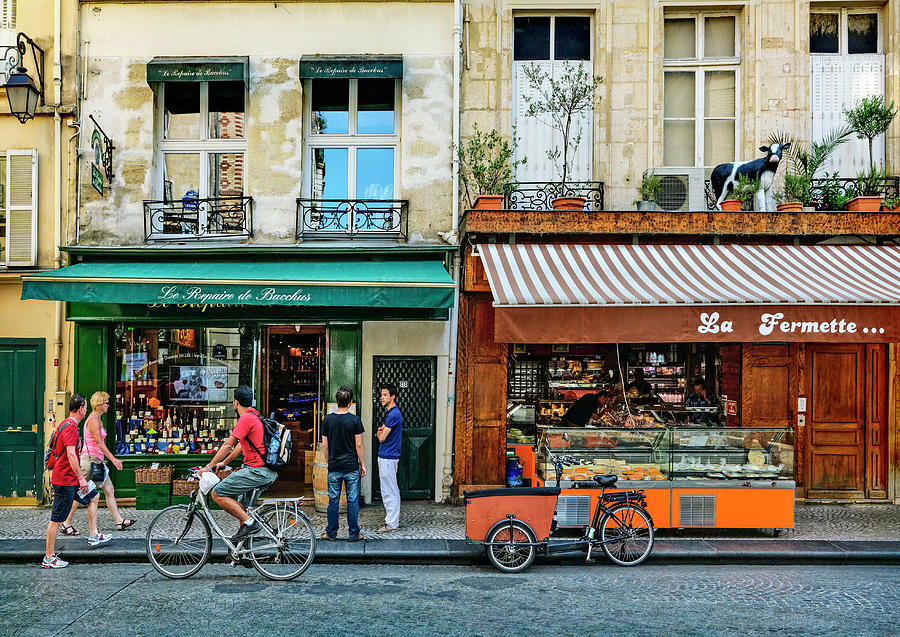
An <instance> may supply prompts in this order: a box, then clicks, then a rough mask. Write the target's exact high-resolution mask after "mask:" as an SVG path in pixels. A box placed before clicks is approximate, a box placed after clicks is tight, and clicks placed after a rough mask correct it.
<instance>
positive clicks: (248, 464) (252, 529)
mask: <svg viewBox="0 0 900 637" xmlns="http://www.w3.org/2000/svg"><path fill="white" fill-rule="evenodd" d="M252 404H253V391H252V390H251V389H250V388H249V387H247V386H246V385H241V386H240V387H238V388H237V389H235V390H234V410H235V411H236V412H237V414H238V421H237V424H236V425H235V426H234V430H232V432H231V436H229V437H228V440H226V441H225V442H223V443H222V446H221V447H219V450H218V451H217V452H216V455H215V456H213V459H212V461H211V462H210V463H209V464H208V465H207V466H205V467H202V468H201V469H200V473H201V474H203V473H205V472H207V471H212V470H213V469H219V468H223V467H226V466H228V463H229V462H231V461H232V460H234V459H235V458H236V457H237V456H238V454H241V453H242V454H243V456H244V465H243V466H242V467H241V468H240V469H239V470H238V471H233V472H232V473H231V474H230V475H229V476H228V477H227V478H225V479H224V480H222V481H221V482H219V483H218V484H217V485H216V486H215V487H213V490H212V491H211V493H212V498H213V501H214V502H215V503H216V504H218V505H219V506H220V507H222V509H223V510H225V511H227V512H228V513H230V514H231V515H233V516H234V517H236V518H237V519H238V521H239V522H240V523H241V526H240V528H239V529H238V532H237V533H235V534H234V535H233V536H232V538H231V541H232V542H234V543H235V544H237V543H238V542H240V541H241V540H243V539H244V538H246V537H250V536H252V535H254V534H256V533H259V532H260V531H261V530H262V528H261V527H260V525H259V522H257V521H256V520H254V519H253V518H251V517H250V516H249V515H248V514H247V511H246V509H245V508H244V507H243V506H242V505H241V504H240V503H239V502H238V501H237V498H240V497H241V496H243V495H246V494H247V493H249V492H250V491H252V490H253V489H256V488H265V487H268V486H269V485H270V484H272V483H273V482H275V478H277V477H278V474H277V473H275V471H273V470H272V469H270V468H269V467H267V466H266V464H265V462H264V461H263V459H262V456H260V454H259V450H260V449H264V448H265V446H264V444H265V443H264V439H263V423H262V420H261V419H260V416H259V412H258V411H256V409H254V408H253V407H251V405H252ZM238 441H240V443H241V444H240V446H238V444H237V443H238Z"/></svg>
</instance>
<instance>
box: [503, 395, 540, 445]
mask: <svg viewBox="0 0 900 637" xmlns="http://www.w3.org/2000/svg"><path fill="white" fill-rule="evenodd" d="M536 425H537V407H536V406H535V405H534V404H533V403H523V402H509V403H507V405H506V443H507V444H516V445H521V444H531V445H534V444H536V442H537V439H536V437H535V436H536V433H537V430H536Z"/></svg>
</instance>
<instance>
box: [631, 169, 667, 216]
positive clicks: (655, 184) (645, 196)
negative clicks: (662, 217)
mask: <svg viewBox="0 0 900 637" xmlns="http://www.w3.org/2000/svg"><path fill="white" fill-rule="evenodd" d="M661 190H662V184H661V183H660V179H659V175H657V174H655V173H654V172H653V171H652V170H649V171H647V172H646V173H644V176H643V177H642V178H641V183H640V185H639V186H638V189H637V192H638V196H639V197H640V200H639V201H635V202H634V203H635V206H637V209H638V210H657V209H658V208H659V206H658V202H659V193H660V191H661Z"/></svg>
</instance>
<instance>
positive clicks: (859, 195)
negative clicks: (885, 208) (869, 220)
mask: <svg viewBox="0 0 900 637" xmlns="http://www.w3.org/2000/svg"><path fill="white" fill-rule="evenodd" d="M886 177H887V175H885V174H884V173H883V172H882V171H880V170H878V169H877V168H874V167H870V168H869V170H867V171H863V172H861V173H859V174H858V175H857V176H856V196H855V197H853V198H852V199H850V200H849V201H847V210H850V211H851V212H878V211H879V210H881V192H882V190H883V189H884V180H885V178H886Z"/></svg>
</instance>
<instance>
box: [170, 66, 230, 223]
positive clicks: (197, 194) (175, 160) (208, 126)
mask: <svg viewBox="0 0 900 637" xmlns="http://www.w3.org/2000/svg"><path fill="white" fill-rule="evenodd" d="M157 90H158V94H157V100H158V101H157V103H158V112H157V117H158V119H157V130H158V131H159V142H158V146H157V148H158V161H157V164H156V174H157V175H158V178H157V180H156V183H155V184H154V196H155V197H156V198H157V199H160V200H162V201H164V202H165V203H166V204H176V203H183V204H184V206H185V209H187V208H188V206H195V205H196V204H193V203H185V202H192V200H195V199H201V200H203V199H216V200H222V199H224V200H228V201H235V202H236V201H238V199H239V198H240V197H243V195H244V186H245V157H246V153H247V137H246V131H245V110H246V109H245V103H246V86H245V84H244V82H241V81H223V82H162V83H160V84H159V86H158V89H157ZM216 203H221V202H216ZM212 207H213V208H215V207H216V206H215V205H213V206H212ZM195 209H196V210H198V212H201V216H202V211H203V210H205V209H206V207H205V206H199V207H198V208H195ZM196 223H197V224H199V225H200V226H205V225H206V220H205V219H202V218H200V219H198V220H197V221H196ZM181 229H182V231H184V232H185V233H190V232H196V230H197V229H196V228H193V227H184V224H182V228H181Z"/></svg>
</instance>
